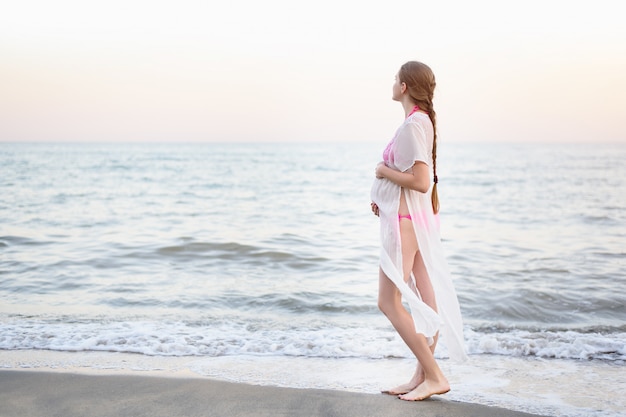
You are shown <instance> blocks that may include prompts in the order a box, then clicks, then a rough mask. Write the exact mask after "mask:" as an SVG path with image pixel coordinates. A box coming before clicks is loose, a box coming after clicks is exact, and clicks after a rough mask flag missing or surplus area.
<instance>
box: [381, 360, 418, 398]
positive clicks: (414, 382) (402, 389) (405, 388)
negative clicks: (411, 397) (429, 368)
mask: <svg viewBox="0 0 626 417" xmlns="http://www.w3.org/2000/svg"><path fill="white" fill-rule="evenodd" d="M422 382H424V372H423V371H422V368H421V367H420V366H419V365H418V366H417V369H416V370H415V373H414V374H413V377H412V378H411V380H410V381H409V382H407V383H406V384H402V385H398V386H397V387H395V388H392V389H390V390H386V391H381V392H382V393H383V394H389V395H401V394H407V393H409V392H411V391H413V390H414V389H415V388H417V387H418V386H419V385H420V384H421V383H422Z"/></svg>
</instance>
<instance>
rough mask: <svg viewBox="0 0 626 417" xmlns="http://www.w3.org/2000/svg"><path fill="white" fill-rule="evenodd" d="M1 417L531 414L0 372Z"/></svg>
mask: <svg viewBox="0 0 626 417" xmlns="http://www.w3.org/2000/svg"><path fill="white" fill-rule="evenodd" d="M0 416H2V417H26V416H28V417H31V416H50V417H51V416H63V417H73V416H81V417H82V416H90V417H98V416H116V417H119V416H150V417H159V416H164V417H165V416H167V417H176V416H219V417H244V416H255V417H279V416H341V417H366V416H385V417H394V416H398V417H400V416H402V417H407V416H421V417H429V416H432V417H434V416H447V417H473V416H476V417H479V416H480V417H491V416H493V417H496V416H498V417H522V416H532V414H527V413H521V412H516V411H511V410H507V409H503V408H498V407H488V406H484V405H477V404H469V403H461V402H455V401H449V400H446V399H445V396H439V397H434V398H431V399H429V400H426V401H421V402H417V403H409V402H405V401H401V400H398V399H397V398H395V397H392V396H388V395H382V394H363V393H354V392H346V391H336V390H317V389H295V388H278V387H267V386H256V385H248V384H239V383H230V382H221V381H215V380H211V379H204V378H167V377H156V376H134V375H84V374H73V373H62V372H39V371H9V370H6V371H0Z"/></svg>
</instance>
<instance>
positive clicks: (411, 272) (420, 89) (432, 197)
mask: <svg viewBox="0 0 626 417" xmlns="http://www.w3.org/2000/svg"><path fill="white" fill-rule="evenodd" d="M434 89H435V76H434V74H433V72H432V70H431V69H430V68H429V67H428V66H427V65H425V64H423V63H421V62H415V61H411V62H407V63H406V64H404V65H403V66H402V67H401V68H400V71H399V72H398V74H397V75H396V80H395V83H394V85H393V95H392V98H393V100H395V101H398V102H400V103H401V104H402V107H403V109H404V115H405V120H404V122H403V123H402V125H401V126H400V127H399V128H398V130H397V131H396V134H395V135H394V137H393V139H392V140H391V141H390V142H389V144H388V145H387V147H386V149H385V151H384V152H383V161H382V162H380V163H379V164H378V166H377V167H376V180H375V181H374V184H373V186H372V193H371V197H372V211H373V212H374V214H376V215H377V216H379V217H380V230H381V236H380V238H381V252H380V272H379V293H378V306H379V308H380V310H381V311H382V312H383V313H384V314H385V315H386V316H387V318H388V319H389V321H391V323H392V325H393V326H394V328H395V329H396V331H397V332H398V333H399V334H400V336H401V337H402V339H403V340H404V342H405V343H406V344H407V346H408V347H409V348H410V349H411V351H412V352H413V354H414V355H415V357H416V358H417V368H416V370H415V374H414V375H413V377H412V378H411V380H410V381H409V382H408V383H406V384H403V385H400V386H398V387H396V388H393V389H390V390H387V391H383V392H385V393H387V394H392V395H399V397H400V398H401V399H403V400H409V401H417V400H424V399H426V398H429V397H431V396H432V395H436V394H444V393H446V392H448V391H449V390H450V384H449V383H448V380H447V379H446V377H445V376H444V374H443V372H442V371H441V369H440V368H439V365H438V364H437V361H436V360H435V357H434V351H435V347H436V346H437V342H438V339H439V336H441V338H442V341H443V343H444V344H445V345H446V347H447V348H448V352H449V355H450V357H451V358H452V359H455V360H464V359H465V358H466V355H465V348H464V343H463V323H462V319H461V312H460V309H459V303H458V300H457V296H456V291H455V289H454V285H453V284H452V279H451V276H450V273H449V271H448V265H447V262H446V260H445V257H444V253H443V248H442V245H441V237H440V235H439V216H438V214H437V213H438V211H439V201H438V198H437V165H436V161H437V160H436V158H437V127H436V126H437V125H436V117H435V116H436V115H435V111H434V109H433V93H434ZM431 170H432V172H433V181H432V184H431V180H430V178H431V177H430V172H431ZM403 298H404V300H406V302H407V303H408V305H409V307H410V313H409V312H408V311H407V310H406V309H405V308H404V307H403V304H402V299H403Z"/></svg>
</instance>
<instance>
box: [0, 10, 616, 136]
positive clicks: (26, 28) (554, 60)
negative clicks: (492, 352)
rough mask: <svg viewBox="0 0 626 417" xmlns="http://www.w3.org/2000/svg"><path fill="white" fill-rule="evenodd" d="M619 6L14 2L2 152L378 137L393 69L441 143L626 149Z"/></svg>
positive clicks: (5, 44)
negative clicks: (417, 73)
mask: <svg viewBox="0 0 626 417" xmlns="http://www.w3.org/2000/svg"><path fill="white" fill-rule="evenodd" d="M620 3H621V2H620V1H619V0H613V1H607V0H598V1H594V2H581V1H576V0H575V1H571V0H570V1H564V0H543V1H536V0H528V1H524V2H513V3H511V2H504V1H495V0H477V1H461V0H456V1H452V0H431V1H416V0H413V1H404V0H390V1H385V2H374V1H362V0H361V1H352V0H349V1H341V0H318V1H314V2H298V1H287V0H264V1H255V0H234V1H230V2H226V1H214V0H211V1H199V0H198V1H196V0H181V1H176V2H174V1H158V0H157V1H148V0H109V1H106V2H104V1H100V2H98V1H85V0H80V1H79V0H56V1H45V0H20V1H14V2H4V4H3V5H1V6H0V141H3V142H21V141H220V142H221V141H240V142H243V141H290V142H297V141H352V142H359V141H363V142H372V141H382V142H384V141H386V140H388V139H389V138H390V137H391V135H392V134H393V132H394V130H395V128H396V127H397V126H398V124H399V123H400V122H401V121H402V117H403V112H402V109H401V107H400V105H399V104H398V103H396V102H393V101H392V100H391V86H392V84H393V81H394V76H395V74H396V72H397V70H398V68H399V66H400V65H401V64H402V63H404V62H405V61H407V60H420V61H423V62H425V63H427V64H428V65H430V66H431V67H432V69H433V70H434V71H435V74H436V76H437V82H438V89H437V91H436V97H435V100H436V101H435V108H436V110H437V112H438V115H439V128H440V137H441V138H442V140H447V141H450V142H461V141H485V142H493V141H501V142H504V141H532V142H539V143H544V142H551V141H557V142H567V141H571V142H622V143H626V117H625V116H626V114H625V113H626V111H625V110H624V109H625V106H626V24H624V19H623V13H622V12H621V7H620Z"/></svg>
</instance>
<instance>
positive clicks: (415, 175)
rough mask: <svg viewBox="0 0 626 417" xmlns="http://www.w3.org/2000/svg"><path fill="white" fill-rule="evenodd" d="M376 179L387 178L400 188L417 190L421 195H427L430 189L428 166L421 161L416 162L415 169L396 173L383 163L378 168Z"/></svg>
mask: <svg viewBox="0 0 626 417" xmlns="http://www.w3.org/2000/svg"><path fill="white" fill-rule="evenodd" d="M376 178H387V179H388V180H389V181H391V182H393V183H395V184H398V185H399V186H400V187H404V188H409V189H411V190H416V191H419V192H420V193H425V192H427V191H428V189H429V188H430V171H429V170H428V165H426V164H425V163H423V162H420V161H416V162H415V163H414V164H413V167H412V168H411V169H408V170H406V171H405V172H400V171H396V170H395V169H393V168H389V167H388V166H387V165H385V163H384V162H381V163H379V164H378V166H377V167H376Z"/></svg>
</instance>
